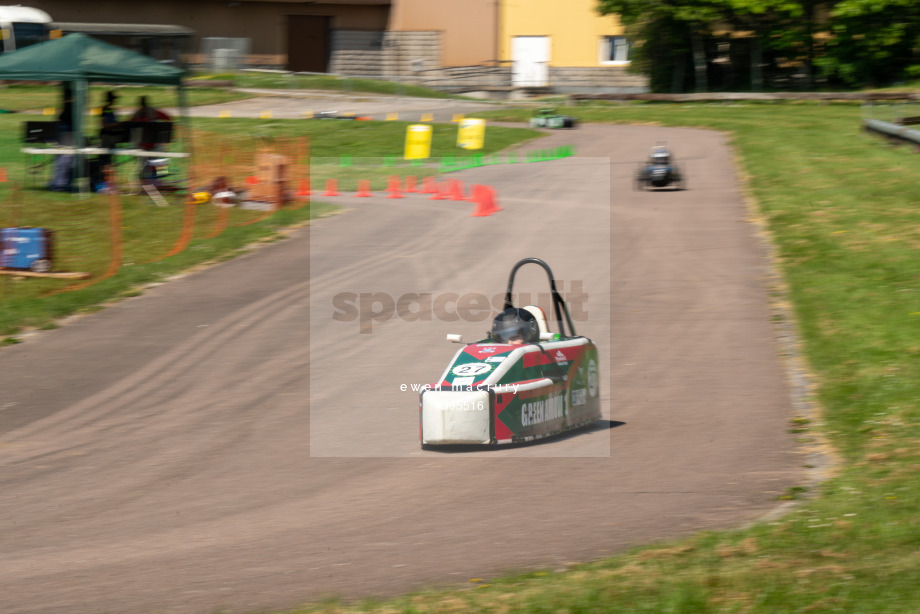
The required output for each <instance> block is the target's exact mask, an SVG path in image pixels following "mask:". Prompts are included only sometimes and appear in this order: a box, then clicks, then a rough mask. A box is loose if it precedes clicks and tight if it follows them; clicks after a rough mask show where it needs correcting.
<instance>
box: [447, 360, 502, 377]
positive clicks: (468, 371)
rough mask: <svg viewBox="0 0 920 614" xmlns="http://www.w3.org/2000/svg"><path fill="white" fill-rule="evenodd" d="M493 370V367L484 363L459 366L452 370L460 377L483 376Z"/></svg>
mask: <svg viewBox="0 0 920 614" xmlns="http://www.w3.org/2000/svg"><path fill="white" fill-rule="evenodd" d="M491 370H492V365H487V364H486V363H484V362H471V363H468V364H465V365H458V366H456V367H454V368H453V369H451V370H450V372H451V373H453V374H454V375H460V376H469V375H482V374H483V373H488V372H489V371H491Z"/></svg>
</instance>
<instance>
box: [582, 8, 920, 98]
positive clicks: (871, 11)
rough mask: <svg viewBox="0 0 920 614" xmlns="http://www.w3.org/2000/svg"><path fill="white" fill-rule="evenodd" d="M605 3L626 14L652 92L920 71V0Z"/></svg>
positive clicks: (865, 81) (875, 79) (872, 80)
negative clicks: (721, 33) (723, 35)
mask: <svg viewBox="0 0 920 614" xmlns="http://www.w3.org/2000/svg"><path fill="white" fill-rule="evenodd" d="M598 11H599V12H601V13H602V14H611V13H615V14H618V15H620V17H621V19H622V21H623V23H624V25H625V26H626V29H627V36H629V38H630V39H631V40H632V41H633V42H634V44H635V47H634V49H635V54H634V58H633V59H634V65H635V67H636V69H638V70H639V71H640V72H643V73H645V74H647V75H649V76H650V80H651V87H652V90H653V91H686V90H697V91H706V90H707V89H710V88H711V87H715V88H720V89H738V88H741V89H747V88H750V89H754V90H756V89H760V88H761V87H764V86H765V85H770V86H786V87H806V88H811V87H813V85H814V83H815V81H816V79H819V78H820V79H821V80H823V81H828V82H830V83H832V84H846V85H849V86H861V85H882V84H887V83H890V82H892V81H895V80H898V79H903V78H905V77H907V76H913V77H920V1H918V0H598ZM720 32H730V33H731V34H730V35H729V36H726V37H723V38H720V37H719V33H720ZM792 76H795V77H798V80H797V81H796V80H793V79H792Z"/></svg>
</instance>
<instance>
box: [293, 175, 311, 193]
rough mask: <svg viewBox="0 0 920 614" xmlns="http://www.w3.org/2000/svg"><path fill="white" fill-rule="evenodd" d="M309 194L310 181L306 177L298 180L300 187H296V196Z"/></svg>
mask: <svg viewBox="0 0 920 614" xmlns="http://www.w3.org/2000/svg"><path fill="white" fill-rule="evenodd" d="M309 195H310V182H309V181H308V180H307V179H301V180H300V187H299V188H297V194H296V196H301V197H302V196H309Z"/></svg>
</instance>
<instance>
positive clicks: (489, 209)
mask: <svg viewBox="0 0 920 614" xmlns="http://www.w3.org/2000/svg"><path fill="white" fill-rule="evenodd" d="M473 194H474V195H475V196H476V210H475V211H473V214H472V215H471V216H470V217H486V216H489V215H492V214H493V213H495V212H496V211H501V210H502V208H501V207H499V206H498V204H497V203H496V202H495V200H496V196H495V189H494V188H492V187H491V186H487V185H477V186H475V187H474V188H473Z"/></svg>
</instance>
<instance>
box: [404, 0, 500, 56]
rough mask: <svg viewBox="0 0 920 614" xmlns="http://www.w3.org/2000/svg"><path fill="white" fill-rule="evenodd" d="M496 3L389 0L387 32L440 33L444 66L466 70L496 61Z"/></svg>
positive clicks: (445, 0) (483, 1)
mask: <svg viewBox="0 0 920 614" xmlns="http://www.w3.org/2000/svg"><path fill="white" fill-rule="evenodd" d="M497 1H499V0H464V2H456V1H455V0H393V4H392V5H391V8H390V24H389V28H388V29H389V30H392V31H394V32H412V31H419V30H422V31H425V30H434V31H439V32H441V33H442V38H441V45H442V49H441V55H442V58H441V62H442V65H444V66H469V65H473V64H483V63H485V62H489V61H491V60H495V59H496V55H495V54H496V53H497V51H498V49H497V35H498V32H497V27H496V23H495V21H496V17H497V16H498V12H497V10H496V5H495V3H496V2H497Z"/></svg>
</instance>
